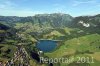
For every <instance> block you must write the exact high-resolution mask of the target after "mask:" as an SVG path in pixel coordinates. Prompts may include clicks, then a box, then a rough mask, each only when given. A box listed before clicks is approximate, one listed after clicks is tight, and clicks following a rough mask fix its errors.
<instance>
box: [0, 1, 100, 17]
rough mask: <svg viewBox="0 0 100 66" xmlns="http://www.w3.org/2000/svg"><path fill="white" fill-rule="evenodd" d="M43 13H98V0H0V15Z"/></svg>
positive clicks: (99, 10)
mask: <svg viewBox="0 0 100 66" xmlns="http://www.w3.org/2000/svg"><path fill="white" fill-rule="evenodd" d="M43 13H66V14H70V15H72V16H80V15H95V14H100V0H0V15H4V16H33V15H34V14H43Z"/></svg>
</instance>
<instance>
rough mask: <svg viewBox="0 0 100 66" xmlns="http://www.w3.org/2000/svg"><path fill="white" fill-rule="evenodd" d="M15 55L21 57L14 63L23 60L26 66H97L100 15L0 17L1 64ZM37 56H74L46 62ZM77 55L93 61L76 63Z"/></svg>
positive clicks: (99, 52) (99, 51) (99, 45)
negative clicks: (56, 61)
mask: <svg viewBox="0 0 100 66" xmlns="http://www.w3.org/2000/svg"><path fill="white" fill-rule="evenodd" d="M38 43H39V44H38ZM52 44H53V45H52ZM37 45H38V47H37ZM18 46H19V47H20V48H19V49H18ZM41 47H42V48H41ZM23 49H24V50H23ZM22 50H23V51H22ZM49 50H50V51H49ZM45 51H46V52H45ZM16 52H17V54H16ZM18 53H19V54H18ZM16 55H17V56H18V55H21V56H20V57H18V59H19V60H17V61H16V62H15V63H14V64H15V65H13V66H17V65H18V64H20V65H24V64H25V63H26V66H95V65H96V66H100V14H98V15H94V16H79V17H72V16H70V15H69V14H61V13H54V14H37V15H35V16H30V17H17V16H0V63H3V64H7V61H11V60H12V58H13V57H15V56H16ZM24 56H25V58H23V57H24ZM40 57H44V58H48V59H49V58H69V59H71V58H72V57H74V59H75V60H74V61H72V62H69V63H60V62H59V63H51V64H49V63H40ZM77 57H85V58H87V57H89V58H92V57H93V61H94V63H91V62H90V63H87V61H85V62H83V63H77V61H78V59H77ZM14 60H15V58H14ZM21 60H26V61H23V62H21ZM82 61H84V60H82Z"/></svg>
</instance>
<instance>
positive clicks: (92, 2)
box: [73, 0, 97, 6]
mask: <svg viewBox="0 0 100 66" xmlns="http://www.w3.org/2000/svg"><path fill="white" fill-rule="evenodd" d="M81 4H97V1H96V0H88V1H77V0H75V1H73V6H79V5H81Z"/></svg>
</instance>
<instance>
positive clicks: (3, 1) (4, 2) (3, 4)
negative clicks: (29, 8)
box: [0, 0, 17, 10]
mask: <svg viewBox="0 0 100 66" xmlns="http://www.w3.org/2000/svg"><path fill="white" fill-rule="evenodd" d="M16 6H17V5H16V4H15V3H12V2H11V1H10V0H0V9H2V10H7V9H13V8H15V7H16Z"/></svg>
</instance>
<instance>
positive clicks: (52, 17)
mask: <svg viewBox="0 0 100 66" xmlns="http://www.w3.org/2000/svg"><path fill="white" fill-rule="evenodd" d="M28 22H31V23H32V24H33V25H34V24H37V25H38V26H39V27H40V28H42V27H44V26H46V25H47V26H50V27H53V28H56V27H57V28H60V27H73V28H80V29H83V28H85V29H88V28H89V29H90V28H91V29H94V28H100V14H98V15H95V16H79V17H72V16H70V15H69V14H62V13H53V14H37V15H35V16H28V17H17V16H0V23H3V24H6V25H9V26H14V25H15V24H16V23H28Z"/></svg>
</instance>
